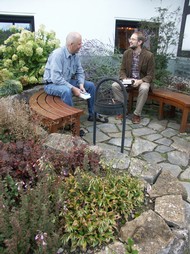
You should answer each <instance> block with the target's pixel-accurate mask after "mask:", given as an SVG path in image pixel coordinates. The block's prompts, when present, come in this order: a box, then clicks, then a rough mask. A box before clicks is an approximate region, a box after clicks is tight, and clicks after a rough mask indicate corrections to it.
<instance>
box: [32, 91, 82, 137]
mask: <svg viewBox="0 0 190 254" xmlns="http://www.w3.org/2000/svg"><path fill="white" fill-rule="evenodd" d="M29 105H30V108H31V109H32V111H33V112H34V116H35V117H38V118H39V119H38V120H41V122H42V124H43V125H44V126H46V127H47V128H48V131H49V132H50V133H52V132H57V131H58V129H59V128H61V127H62V128H63V127H64V126H65V125H66V124H70V125H71V127H72V128H71V130H72V133H73V135H78V136H79V133H80V116H81V115H82V114H83V113H84V111H83V110H81V109H77V108H74V107H70V106H68V105H67V104H65V103H64V102H63V101H62V100H61V99H60V98H59V97H57V96H51V95H48V94H46V93H45V92H44V90H43V89H42V90H40V91H39V92H37V93H35V94H33V95H32V96H31V97H30V100H29Z"/></svg>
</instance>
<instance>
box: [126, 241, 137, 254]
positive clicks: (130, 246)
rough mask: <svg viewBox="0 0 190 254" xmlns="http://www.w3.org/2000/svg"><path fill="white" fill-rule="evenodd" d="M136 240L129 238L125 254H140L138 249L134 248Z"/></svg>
mask: <svg viewBox="0 0 190 254" xmlns="http://www.w3.org/2000/svg"><path fill="white" fill-rule="evenodd" d="M133 245H134V241H133V239H131V238H129V239H128V241H127V246H126V252H125V254H130V253H131V254H138V251H137V250H134V249H133Z"/></svg>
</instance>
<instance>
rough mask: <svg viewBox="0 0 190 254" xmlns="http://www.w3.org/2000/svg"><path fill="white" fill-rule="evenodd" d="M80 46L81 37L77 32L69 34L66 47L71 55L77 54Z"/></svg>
mask: <svg viewBox="0 0 190 254" xmlns="http://www.w3.org/2000/svg"><path fill="white" fill-rule="evenodd" d="M81 46H82V36H81V35H80V34H79V33H77V32H71V33H69V34H68V35H67V37H66V47H67V49H68V51H69V52H70V53H71V54H75V53H77V52H78V51H79V50H80V48H81Z"/></svg>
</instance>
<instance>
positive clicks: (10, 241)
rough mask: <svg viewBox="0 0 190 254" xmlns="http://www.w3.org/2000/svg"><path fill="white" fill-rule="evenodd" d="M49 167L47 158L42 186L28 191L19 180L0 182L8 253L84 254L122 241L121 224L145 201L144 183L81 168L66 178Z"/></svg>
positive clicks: (0, 218) (2, 236)
mask: <svg viewBox="0 0 190 254" xmlns="http://www.w3.org/2000/svg"><path fill="white" fill-rule="evenodd" d="M62 159H63V158H62ZM49 165H50V164H49V163H48V162H47V158H45V157H41V159H40V160H39V162H38V171H37V175H38V178H37V182H36V184H34V185H31V184H28V185H27V187H25V188H19V179H18V178H13V177H10V176H7V178H6V180H3V181H0V190H1V192H0V193H1V194H0V206H1V207H2V209H1V210H0V223H1V228H0V246H2V247H1V248H2V249H1V250H2V253H3V254H4V253H10V254H12V253H14V254H15V253H16V254H17V253H18V254H22V253H23V254H24V253H31V252H32V253H57V251H58V249H59V248H60V247H61V248H63V249H64V250H67V252H66V253H70V252H72V251H76V252H77V253H81V252H83V251H85V250H87V249H88V248H93V247H95V246H100V245H102V244H105V243H108V242H110V241H112V240H114V239H115V238H116V237H117V232H118V231H119V227H120V220H121V219H122V220H123V219H124V218H125V216H127V215H130V213H131V212H134V210H135V209H136V208H138V207H140V206H141V204H142V202H143V198H144V194H143V187H142V186H141V184H140V182H139V180H138V179H135V178H132V177H130V176H129V175H127V174H126V173H125V174H123V175H116V174H114V173H113V172H112V171H109V170H108V172H107V173H106V174H104V177H102V176H100V174H96V175H94V174H92V173H91V172H90V171H83V170H82V169H78V170H77V171H76V172H75V175H70V176H69V177H64V176H62V175H61V174H58V173H56V171H55V170H54V168H53V167H52V166H51V167H50V166H49ZM4 179H5V178H4ZM8 180H11V181H8ZM6 186H7V187H6ZM9 189H10V190H11V192H10V193H8V192H9ZM17 197H19V198H18V199H17ZM9 200H10V201H17V202H16V203H15V202H11V203H10V202H8V201H9Z"/></svg>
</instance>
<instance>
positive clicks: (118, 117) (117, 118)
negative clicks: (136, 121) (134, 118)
mask: <svg viewBox="0 0 190 254" xmlns="http://www.w3.org/2000/svg"><path fill="white" fill-rule="evenodd" d="M115 119H116V120H122V119H123V115H122V114H119V115H117V116H116V117H115Z"/></svg>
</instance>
